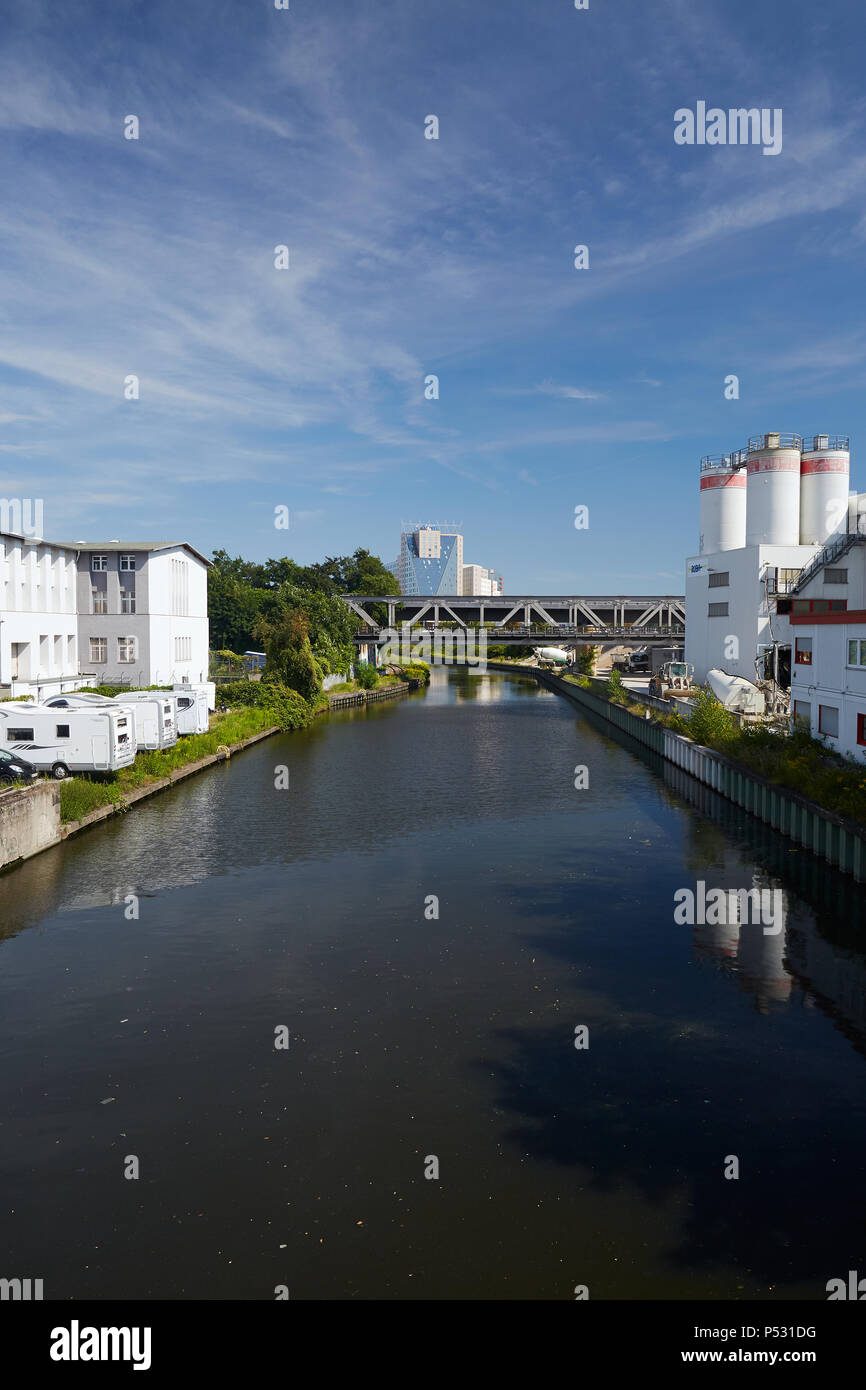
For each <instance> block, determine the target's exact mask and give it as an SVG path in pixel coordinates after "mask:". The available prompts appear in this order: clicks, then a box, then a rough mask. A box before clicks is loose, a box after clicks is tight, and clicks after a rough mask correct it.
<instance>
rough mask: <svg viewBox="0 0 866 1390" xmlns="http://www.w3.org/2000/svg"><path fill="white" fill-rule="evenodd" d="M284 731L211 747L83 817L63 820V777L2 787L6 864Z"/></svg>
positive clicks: (0, 846)
mask: <svg viewBox="0 0 866 1390" xmlns="http://www.w3.org/2000/svg"><path fill="white" fill-rule="evenodd" d="M279 732H280V730H279V729H278V728H277V727H276V726H275V727H274V728H272V729H264V730H263V731H262V733H260V734H253V735H252V737H251V738H245V739H244V740H243V742H242V743H235V744H232V746H231V747H224V748H222V749H221V750H220V752H218V753H210V754H208V756H207V757H205V758H199V759H198V761H197V762H194V763H187V764H186V765H185V766H184V767H179V768H175V770H174V771H173V772H172V773H171V774H170V775H169V776H168V777H159V778H157V779H156V780H155V781H153V782H148V783H147V784H146V785H145V786H143V787H137V788H136V789H135V790H134V791H130V792H128V793H127V795H126V796H125V797H124V798H123V799H122V800H121V801H119V802H112V803H111V804H109V805H106V806H99V807H98V808H97V809H96V810H95V811H90V812H89V814H88V815H86V816H82V818H81V820H74V821H61V819H60V784H59V783H58V782H38V783H37V784H36V786H34V787H26V788H23V789H21V790H14V791H8V792H2V793H0V869H3V868H5V867H7V866H8V865H10V864H15V863H17V862H18V861H19V860H21V859H29V858H30V856H31V855H33V854H38V853H39V851H40V850H43V849H50V847H51V846H52V845H57V844H60V843H61V841H63V840H67V839H69V837H70V836H71V835H77V834H79V833H80V832H81V831H82V830H86V829H88V827H89V826H91V825H98V824H99V822H100V821H104V820H107V819H108V818H109V816H117V815H121V814H122V813H123V812H124V811H128V810H129V808H130V807H131V806H134V805H136V803H137V802H139V801H144V800H145V799H146V798H147V797H150V796H156V794H157V793H158V792H163V791H168V789H169V788H170V787H173V786H175V785H176V784H177V783H178V782H183V781H185V780H186V778H187V777H193V776H194V775H195V774H196V773H197V772H202V771H203V770H204V769H205V768H206V767H213V766H214V764H215V763H223V762H226V761H227V760H228V759H229V758H231V757H232V755H233V754H234V753H240V752H242V751H243V749H244V748H250V747H251V746H252V745H253V744H254V743H260V742H261V741H262V739H265V738H270V737H271V735H272V734H278V733H279Z"/></svg>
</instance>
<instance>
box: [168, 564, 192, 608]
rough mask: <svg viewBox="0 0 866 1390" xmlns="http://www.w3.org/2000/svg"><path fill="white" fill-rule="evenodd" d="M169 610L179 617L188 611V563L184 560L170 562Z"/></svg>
mask: <svg viewBox="0 0 866 1390" xmlns="http://www.w3.org/2000/svg"><path fill="white" fill-rule="evenodd" d="M171 611H172V613H173V614H174V615H175V617H180V618H185V617H186V616H187V614H188V613H189V564H188V562H187V561H186V560H175V559H173V560H172V562H171Z"/></svg>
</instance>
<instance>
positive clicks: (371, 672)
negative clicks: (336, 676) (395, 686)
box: [355, 661, 379, 690]
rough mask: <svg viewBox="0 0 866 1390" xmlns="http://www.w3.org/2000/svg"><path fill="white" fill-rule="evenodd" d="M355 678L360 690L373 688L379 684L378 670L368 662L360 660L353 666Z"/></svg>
mask: <svg viewBox="0 0 866 1390" xmlns="http://www.w3.org/2000/svg"><path fill="white" fill-rule="evenodd" d="M355 680H356V681H357V682H358V684H359V686H360V687H361V689H362V690H375V688H376V686H377V685H378V684H379V672H378V671H377V670H376V667H375V666H371V665H370V664H369V662H367V661H362V662H360V663H359V665H358V666H356V667H355Z"/></svg>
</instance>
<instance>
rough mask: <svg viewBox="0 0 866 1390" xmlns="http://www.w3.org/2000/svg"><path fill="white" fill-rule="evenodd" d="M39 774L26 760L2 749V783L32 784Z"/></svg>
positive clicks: (0, 761) (0, 762) (0, 753)
mask: <svg viewBox="0 0 866 1390" xmlns="http://www.w3.org/2000/svg"><path fill="white" fill-rule="evenodd" d="M38 776H39V773H38V772H37V770H36V768H35V767H34V766H33V764H32V763H28V761H27V759H26V758H22V757H19V755H18V754H17V753H7V751H6V749H5V748H0V782H32V780H33V778H34V777H38Z"/></svg>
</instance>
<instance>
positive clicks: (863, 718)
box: [857, 714, 866, 743]
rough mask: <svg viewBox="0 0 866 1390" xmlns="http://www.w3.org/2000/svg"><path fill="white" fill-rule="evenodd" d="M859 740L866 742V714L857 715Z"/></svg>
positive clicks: (859, 741)
mask: <svg viewBox="0 0 866 1390" xmlns="http://www.w3.org/2000/svg"><path fill="white" fill-rule="evenodd" d="M857 742H858V743H866V714H858V715H857Z"/></svg>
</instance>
